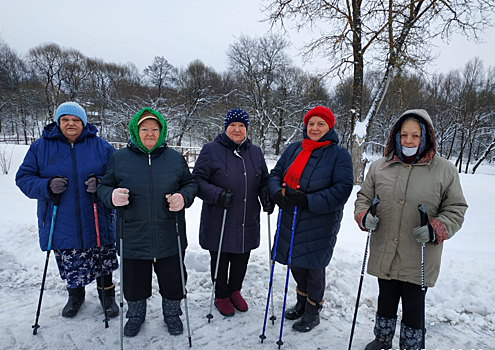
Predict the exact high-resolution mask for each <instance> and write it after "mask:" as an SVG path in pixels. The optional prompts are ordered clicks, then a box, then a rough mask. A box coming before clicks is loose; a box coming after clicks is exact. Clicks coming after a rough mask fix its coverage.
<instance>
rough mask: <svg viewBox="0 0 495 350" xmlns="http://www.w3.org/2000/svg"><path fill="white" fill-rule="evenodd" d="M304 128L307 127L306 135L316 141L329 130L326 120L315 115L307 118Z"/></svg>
mask: <svg viewBox="0 0 495 350" xmlns="http://www.w3.org/2000/svg"><path fill="white" fill-rule="evenodd" d="M306 128H307V129H308V137H309V139H310V140H312V141H318V140H319V139H321V138H322V137H323V135H325V134H326V133H327V132H328V130H330V127H329V126H328V124H327V122H326V121H325V120H324V119H323V118H320V117H317V116H314V117H311V118H309V120H308V125H307V126H306Z"/></svg>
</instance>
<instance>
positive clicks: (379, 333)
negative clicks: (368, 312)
mask: <svg viewBox="0 0 495 350" xmlns="http://www.w3.org/2000/svg"><path fill="white" fill-rule="evenodd" d="M396 323H397V317H396V318H387V317H382V316H380V315H378V314H376V319H375V329H374V333H375V340H373V341H372V342H371V343H369V344H368V345H366V347H365V348H364V350H382V349H391V348H392V339H393V337H394V334H395V324H396Z"/></svg>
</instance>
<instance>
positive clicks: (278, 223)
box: [260, 190, 285, 344]
mask: <svg viewBox="0 0 495 350" xmlns="http://www.w3.org/2000/svg"><path fill="white" fill-rule="evenodd" d="M283 191H284V192H285V190H283ZM281 218H282V209H279V210H278V221H277V233H276V234H275V245H274V247H273V255H272V256H273V258H272V259H271V264H272V269H271V272H270V283H269V285H268V297H267V298H266V309H265V321H264V322H263V332H262V333H261V335H260V339H261V343H262V344H263V340H265V339H266V335H265V329H266V317H267V315H268V307H269V304H270V295H271V296H272V313H273V295H272V294H271V293H272V285H273V271H274V269H275V258H276V256H277V244H278V233H279V232H280V221H281V220H280V219H281ZM268 222H270V221H268ZM268 237H270V233H268ZM269 244H270V246H271V243H269ZM272 317H273V321H272V322H273V324H275V322H274V321H275V319H276V317H275V315H272ZM270 320H272V318H270Z"/></svg>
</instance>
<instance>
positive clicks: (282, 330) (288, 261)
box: [277, 185, 301, 349]
mask: <svg viewBox="0 0 495 350" xmlns="http://www.w3.org/2000/svg"><path fill="white" fill-rule="evenodd" d="M300 188H301V186H299V185H297V191H299V189H300ZM296 217H297V205H296V206H294V217H293V219H292V232H291V234H290V246H289V259H288V260H287V276H285V290H284V305H283V307H282V320H281V321H280V335H279V337H278V341H277V345H278V348H279V349H280V347H281V346H282V345H284V342H283V341H282V334H283V332H284V318H285V317H284V315H285V305H286V303H287V289H288V287H289V272H290V264H291V261H292V246H293V244H294V231H295V229H296Z"/></svg>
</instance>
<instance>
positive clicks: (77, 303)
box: [62, 287, 86, 317]
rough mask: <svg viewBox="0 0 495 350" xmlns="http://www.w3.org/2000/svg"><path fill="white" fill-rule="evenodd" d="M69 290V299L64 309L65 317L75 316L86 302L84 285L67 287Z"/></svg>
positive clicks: (63, 314)
mask: <svg viewBox="0 0 495 350" xmlns="http://www.w3.org/2000/svg"><path fill="white" fill-rule="evenodd" d="M67 290H68V291H69V300H68V301H67V304H65V306H64V309H63V310H62V316H64V317H74V316H76V315H77V312H78V311H79V309H80V308H81V305H82V304H83V303H84V297H85V295H86V292H85V290H84V287H80V288H67Z"/></svg>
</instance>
